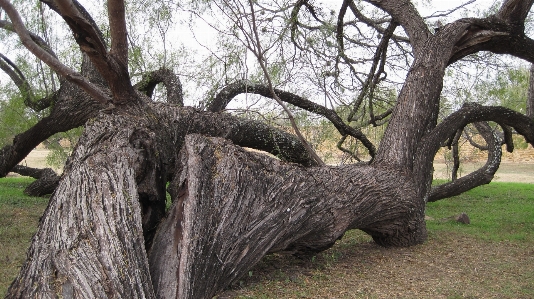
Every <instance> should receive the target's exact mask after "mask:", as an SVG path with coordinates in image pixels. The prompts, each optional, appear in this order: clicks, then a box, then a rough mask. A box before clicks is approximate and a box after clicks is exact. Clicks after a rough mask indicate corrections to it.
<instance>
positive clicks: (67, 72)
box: [0, 0, 111, 103]
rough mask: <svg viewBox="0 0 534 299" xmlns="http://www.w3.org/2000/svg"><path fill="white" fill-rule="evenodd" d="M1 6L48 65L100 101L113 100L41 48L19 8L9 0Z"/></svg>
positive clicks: (1, 0) (25, 41)
mask: <svg viewBox="0 0 534 299" xmlns="http://www.w3.org/2000/svg"><path fill="white" fill-rule="evenodd" d="M0 7H2V9H4V11H5V12H6V13H7V15H8V16H9V18H10V19H11V22H12V23H13V27H14V28H15V31H16V32H17V34H18V35H19V37H20V40H21V42H22V44H23V45H24V46H25V47H26V48H27V49H28V50H29V51H30V52H32V53H33V54H34V55H35V56H36V57H37V58H39V59H40V60H42V61H43V62H44V63H46V64H47V65H48V66H50V67H51V68H52V69H53V70H55V71H56V72H57V73H58V74H60V75H62V76H64V77H66V78H67V80H69V81H71V82H74V83H76V84H77V85H79V86H80V87H81V88H82V89H83V90H85V91H86V92H87V93H88V94H90V95H91V96H92V97H93V99H95V100H97V101H98V102H101V103H108V102H110V101H111V99H110V97H109V96H108V95H107V94H105V93H104V92H103V91H102V90H101V89H100V88H98V87H97V86H96V85H94V84H93V83H91V82H90V81H89V80H87V79H86V78H85V77H83V76H82V75H81V74H79V73H78V72H76V71H74V70H72V69H71V68H69V67H67V66H66V65H64V64H62V63H61V62H59V60H58V59H57V58H56V57H54V56H52V55H51V54H50V53H48V52H47V51H45V50H43V48H41V47H40V46H39V45H38V44H37V43H35V42H34V40H33V39H32V37H31V36H30V34H29V33H28V30H27V29H26V27H25V26H24V23H23V22H22V19H21V18H20V15H19V14H18V12H17V10H16V9H15V8H14V7H13V6H12V5H11V3H9V1H8V0H0Z"/></svg>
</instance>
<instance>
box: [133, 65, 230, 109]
mask: <svg viewBox="0 0 534 299" xmlns="http://www.w3.org/2000/svg"><path fill="white" fill-rule="evenodd" d="M159 83H163V85H164V86H165V89H166V90H167V103H172V104H177V105H179V106H183V105H184V102H183V92H182V83H181V82H180V78H178V76H177V75H176V74H175V73H174V72H173V71H172V70H169V69H167V68H165V67H163V68H160V69H159V70H157V71H152V72H149V73H147V74H143V78H142V79H141V81H140V82H139V83H137V84H136V85H135V86H134V88H135V89H137V90H139V91H141V92H143V93H145V94H146V95H147V96H148V97H152V94H153V92H154V88H156V85H158V84H159ZM221 110H222V109H221Z"/></svg>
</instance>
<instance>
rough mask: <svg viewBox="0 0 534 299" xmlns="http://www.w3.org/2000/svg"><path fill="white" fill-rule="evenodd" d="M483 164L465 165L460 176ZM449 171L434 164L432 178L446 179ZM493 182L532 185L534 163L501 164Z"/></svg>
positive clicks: (438, 164) (442, 166)
mask: <svg viewBox="0 0 534 299" xmlns="http://www.w3.org/2000/svg"><path fill="white" fill-rule="evenodd" d="M482 165H484V164H483V163H467V164H463V165H462V166H461V167H460V176H464V175H467V174H469V173H471V172H472V171H475V170H477V169H478V168H480V167H481V166H482ZM449 172H450V169H448V168H447V165H446V164H444V163H434V178H435V179H447V178H448V177H449ZM493 181H494V182H516V183H528V184H534V163H532V162H531V163H520V162H502V163H501V165H500V166H499V170H498V171H497V173H496V174H495V178H494V179H493Z"/></svg>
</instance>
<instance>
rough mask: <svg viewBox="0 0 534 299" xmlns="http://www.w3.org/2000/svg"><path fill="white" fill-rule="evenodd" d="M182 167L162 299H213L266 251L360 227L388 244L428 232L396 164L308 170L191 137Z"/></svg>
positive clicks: (158, 252)
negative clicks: (382, 166) (396, 169)
mask: <svg viewBox="0 0 534 299" xmlns="http://www.w3.org/2000/svg"><path fill="white" fill-rule="evenodd" d="M178 169H179V173H180V174H179V175H177V176H176V177H175V179H174V181H173V182H172V185H171V190H172V191H171V196H172V198H173V200H174V203H173V206H172V208H171V210H170V212H169V214H168V216H167V218H166V219H165V221H164V222H163V223H162V225H161V227H160V229H159V231H158V233H157V235H156V237H155V239H154V243H153V246H152V248H151V250H150V254H149V261H150V270H151V277H152V281H153V283H154V288H155V291H156V295H157V297H158V298H211V297H212V296H213V295H215V294H216V293H217V292H218V291H221V290H222V289H223V288H224V287H226V286H228V285H229V284H230V283H231V282H232V281H234V280H236V279H238V278H239V277H240V276H241V275H243V274H245V273H246V272H247V271H248V270H249V269H250V268H251V267H252V266H253V265H254V264H255V263H256V262H258V261H259V259H260V258H261V257H263V256H264V255H265V254H267V253H269V252H277V251H289V252H291V253H293V254H307V253H315V252H318V251H322V250H325V249H327V248H329V247H330V246H332V245H333V244H334V242H335V241H336V240H338V239H339V238H341V237H342V236H343V234H344V232H345V231H347V230H348V229H351V228H359V229H362V230H364V231H366V232H368V233H369V234H371V235H372V236H373V238H374V240H375V241H376V242H378V243H379V244H381V245H384V246H410V245H414V244H418V243H421V242H423V241H424V240H425V238H426V230H425V223H424V220H423V219H424V217H423V216H424V203H423V201H422V200H420V199H418V198H416V197H415V196H414V195H415V192H414V190H413V189H412V187H411V185H412V182H411V180H410V178H409V177H408V176H405V175H403V174H402V173H397V172H395V171H391V170H390V169H387V168H374V167H370V166H344V167H314V168H303V167H301V166H298V165H294V164H284V163H280V162H279V161H275V160H273V159H272V158H268V157H266V156H264V155H259V154H255V153H249V152H246V151H244V150H242V149H241V148H239V147H236V146H234V145H233V144H231V143H229V142H228V141H225V140H223V139H210V138H206V137H203V136H201V135H189V136H188V137H186V142H185V145H184V148H183V150H182V152H181V155H180V157H179V163H178Z"/></svg>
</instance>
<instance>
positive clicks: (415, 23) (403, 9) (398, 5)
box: [366, 0, 431, 57]
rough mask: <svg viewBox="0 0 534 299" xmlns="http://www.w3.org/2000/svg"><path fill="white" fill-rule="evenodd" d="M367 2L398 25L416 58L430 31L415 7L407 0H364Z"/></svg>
mask: <svg viewBox="0 0 534 299" xmlns="http://www.w3.org/2000/svg"><path fill="white" fill-rule="evenodd" d="M366 1H367V2H369V3H371V4H373V5H375V6H376V7H378V8H380V9H383V10H384V11H385V12H387V13H388V14H390V15H391V16H392V17H393V20H394V21H395V22H397V23H399V24H400V25H401V26H402V27H403V28H404V30H405V31H406V34H408V37H409V39H410V43H411V45H412V48H413V52H414V55H415V57H418V56H419V55H420V54H421V51H422V50H423V47H424V44H425V43H426V41H427V39H428V37H429V36H431V33H430V30H429V29H428V27H427V25H426V24H425V22H424V20H423V18H422V17H421V15H420V14H419V12H418V11H417V10H416V9H415V6H414V5H413V4H412V2H411V1H409V0H366Z"/></svg>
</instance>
